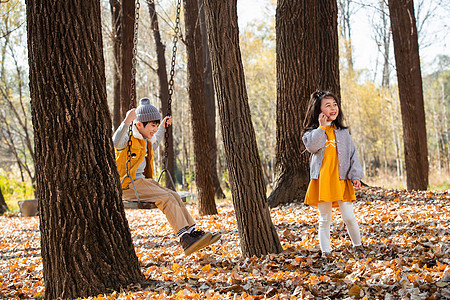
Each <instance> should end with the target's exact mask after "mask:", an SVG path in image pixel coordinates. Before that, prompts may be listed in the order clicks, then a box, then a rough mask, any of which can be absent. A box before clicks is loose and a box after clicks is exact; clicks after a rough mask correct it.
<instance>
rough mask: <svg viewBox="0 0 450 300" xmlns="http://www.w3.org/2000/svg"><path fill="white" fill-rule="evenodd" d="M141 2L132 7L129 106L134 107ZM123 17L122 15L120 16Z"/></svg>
mask: <svg viewBox="0 0 450 300" xmlns="http://www.w3.org/2000/svg"><path fill="white" fill-rule="evenodd" d="M140 8H141V4H140V3H139V0H137V1H136V4H135V8H134V16H135V17H134V38H133V54H132V59H131V91H130V107H129V109H132V108H133V107H134V102H135V100H136V65H137V59H136V56H137V43H138V28H139V9H140ZM122 17H123V16H122Z"/></svg>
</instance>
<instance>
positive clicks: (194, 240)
mask: <svg viewBox="0 0 450 300" xmlns="http://www.w3.org/2000/svg"><path fill="white" fill-rule="evenodd" d="M211 237H212V234H211V233H205V234H203V235H201V236H199V235H197V236H193V235H192V233H185V234H183V235H182V236H181V238H180V244H181V246H182V247H183V250H184V255H186V256H188V255H190V254H192V253H194V252H195V251H198V250H200V249H202V248H203V247H206V246H208V245H209V241H210V240H211Z"/></svg>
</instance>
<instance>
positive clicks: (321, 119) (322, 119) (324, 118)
mask: <svg viewBox="0 0 450 300" xmlns="http://www.w3.org/2000/svg"><path fill="white" fill-rule="evenodd" d="M327 120H328V117H327V115H326V114H324V113H323V112H322V113H320V114H319V125H320V126H323V127H326V126H327Z"/></svg>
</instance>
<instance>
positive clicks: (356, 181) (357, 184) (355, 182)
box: [352, 179, 361, 191]
mask: <svg viewBox="0 0 450 300" xmlns="http://www.w3.org/2000/svg"><path fill="white" fill-rule="evenodd" d="M352 181H353V188H354V189H355V191H358V190H360V189H361V181H359V179H353V180H352Z"/></svg>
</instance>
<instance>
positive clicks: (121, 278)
mask: <svg viewBox="0 0 450 300" xmlns="http://www.w3.org/2000/svg"><path fill="white" fill-rule="evenodd" d="M26 6H27V33H28V62H29V68H30V93H31V99H32V101H31V107H32V120H33V126H34V136H35V153H36V174H37V175H36V182H37V197H38V198H39V199H40V201H41V202H40V204H41V205H39V219H40V226H39V227H40V231H41V254H42V262H43V275H44V284H45V298H46V299H57V298H63V299H67V298H77V297H88V296H92V295H97V294H99V293H105V292H108V291H111V290H120V289H121V288H124V287H126V286H127V285H129V284H131V283H137V282H140V281H142V280H143V279H144V277H143V275H142V273H141V272H140V269H139V263H138V259H137V256H136V253H135V251H134V247H133V242H132V239H131V234H130V231H129V229H128V222H127V219H126V217H125V212H124V208H123V204H122V202H121V189H120V181H119V175H118V172H117V167H116V164H115V159H114V153H113V145H112V141H111V135H112V130H111V128H112V126H111V125H112V122H111V118H110V114H109V110H108V105H107V101H106V80H105V64H104V59H103V45H102V33H101V21H100V2H98V1H89V0H88V1H39V0H27V1H26Z"/></svg>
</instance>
